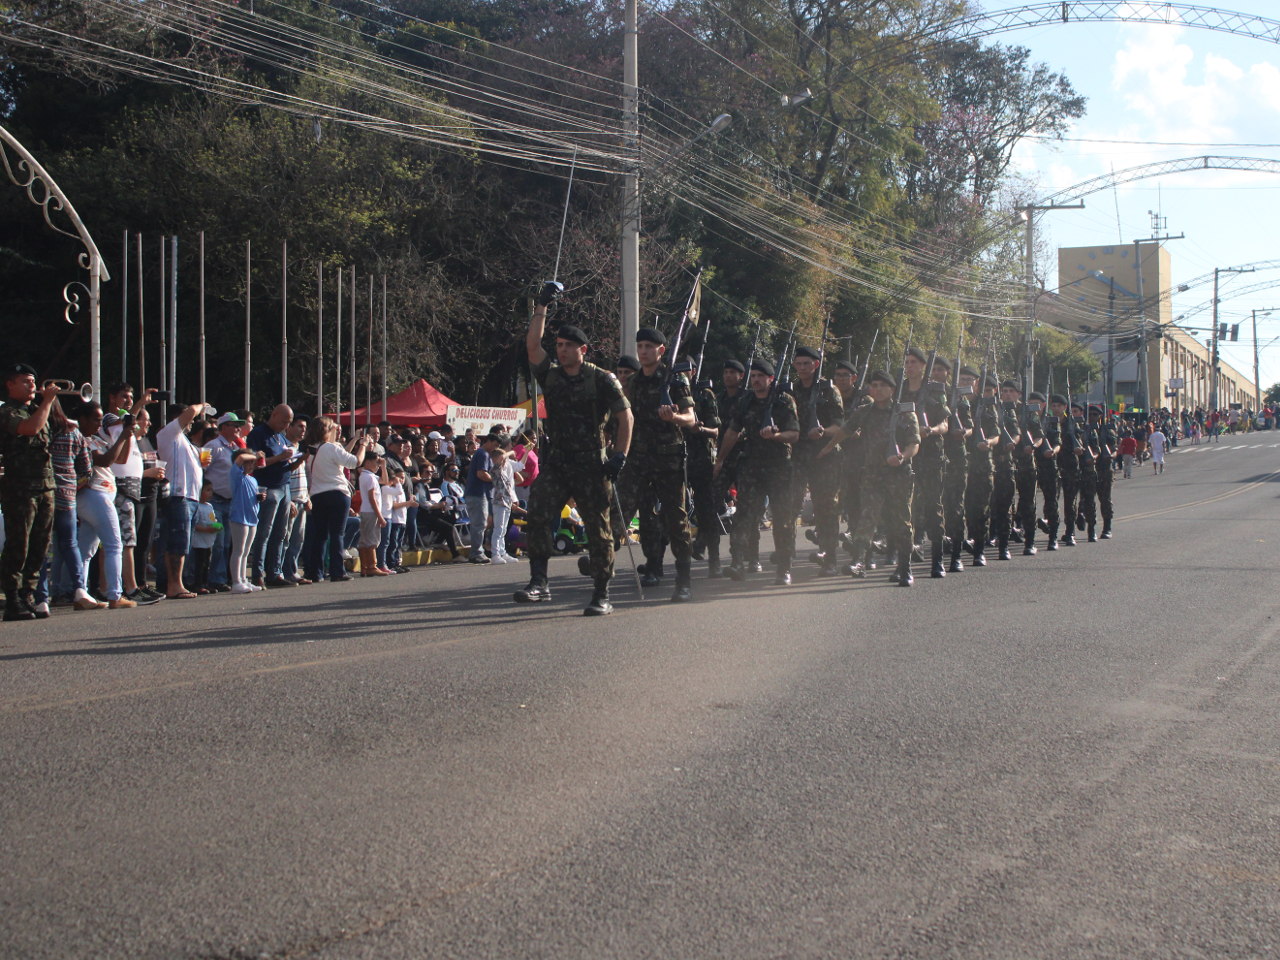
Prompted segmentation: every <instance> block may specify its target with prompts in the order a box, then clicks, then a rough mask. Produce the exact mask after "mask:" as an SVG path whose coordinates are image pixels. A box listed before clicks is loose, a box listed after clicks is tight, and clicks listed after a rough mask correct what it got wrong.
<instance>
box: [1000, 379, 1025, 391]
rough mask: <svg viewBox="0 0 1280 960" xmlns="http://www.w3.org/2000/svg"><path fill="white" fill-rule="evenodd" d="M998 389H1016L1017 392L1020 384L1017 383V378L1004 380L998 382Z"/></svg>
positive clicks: (1020, 389) (1019, 389) (1020, 388)
mask: <svg viewBox="0 0 1280 960" xmlns="http://www.w3.org/2000/svg"><path fill="white" fill-rule="evenodd" d="M1000 389H1001V390H1017V391H1018V392H1019V393H1021V392H1022V384H1020V383H1018V381H1017V380H1006V381H1005V382H1004V383H1002V384H1000Z"/></svg>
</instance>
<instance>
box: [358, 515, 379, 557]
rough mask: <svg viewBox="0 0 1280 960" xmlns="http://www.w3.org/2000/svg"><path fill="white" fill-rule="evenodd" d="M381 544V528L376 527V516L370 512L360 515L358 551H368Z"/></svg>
mask: <svg viewBox="0 0 1280 960" xmlns="http://www.w3.org/2000/svg"><path fill="white" fill-rule="evenodd" d="M381 542H382V528H381V527H380V526H378V515H377V514H376V513H374V512H373V511H372V510H371V511H369V512H368V513H362V514H360V541H359V547H360V549H361V550H368V549H370V548H371V547H376V546H377V545H378V544H379V543H381Z"/></svg>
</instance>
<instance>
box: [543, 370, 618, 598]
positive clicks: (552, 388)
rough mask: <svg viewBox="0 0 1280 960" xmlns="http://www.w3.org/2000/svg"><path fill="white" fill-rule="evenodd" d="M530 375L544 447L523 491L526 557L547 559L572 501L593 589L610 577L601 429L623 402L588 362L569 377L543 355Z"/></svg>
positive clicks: (612, 383)
mask: <svg viewBox="0 0 1280 960" xmlns="http://www.w3.org/2000/svg"><path fill="white" fill-rule="evenodd" d="M533 375H534V377H536V378H537V381H538V384H539V386H540V387H541V388H542V392H543V395H544V396H545V397H546V405H547V417H546V420H545V421H543V425H544V430H545V431H546V434H547V442H546V444H545V446H543V447H542V448H541V450H540V451H539V455H540V466H541V469H540V470H539V472H538V477H537V479H536V480H534V481H533V486H532V487H531V488H530V490H529V506H528V518H527V522H526V524H525V535H526V538H527V540H528V551H529V558H530V560H542V561H544V562H545V560H546V559H547V558H549V557H550V556H551V550H552V547H551V542H552V533H553V531H554V530H555V529H556V528H557V527H558V526H559V524H560V511H561V510H562V509H564V505H565V502H566V501H567V500H568V499H569V498H570V497H572V498H573V500H574V501H575V503H576V504H577V507H578V513H579V514H580V515H581V517H582V522H583V525H584V526H585V527H586V529H587V549H588V550H589V551H590V558H591V575H592V577H593V578H594V579H595V581H596V583H597V584H600V583H602V582H603V583H608V581H609V580H610V578H612V576H613V539H612V537H611V536H610V529H609V501H610V500H611V499H612V486H611V484H610V483H609V481H608V480H607V479H606V478H605V476H604V473H603V471H602V470H601V465H602V463H603V462H604V448H605V436H604V426H605V423H606V422H607V421H608V420H609V418H610V417H611V416H612V415H613V414H615V413H618V412H620V411H622V410H626V409H627V407H628V403H627V398H626V397H624V396H623V395H622V385H621V384H619V383H618V380H617V378H616V377H614V375H613V374H612V373H610V372H608V371H607V370H603V369H601V368H600V367H597V366H595V365H594V364H591V363H584V364H583V365H582V369H581V370H579V371H578V373H577V375H576V376H572V377H570V376H568V375H567V374H566V373H565V372H564V371H563V369H562V368H561V367H560V365H559V364H558V363H556V362H554V360H553V359H552V357H551V355H550V354H548V355H547V356H546V357H545V358H544V359H543V361H542V363H540V364H538V365H537V366H536V367H534V368H533Z"/></svg>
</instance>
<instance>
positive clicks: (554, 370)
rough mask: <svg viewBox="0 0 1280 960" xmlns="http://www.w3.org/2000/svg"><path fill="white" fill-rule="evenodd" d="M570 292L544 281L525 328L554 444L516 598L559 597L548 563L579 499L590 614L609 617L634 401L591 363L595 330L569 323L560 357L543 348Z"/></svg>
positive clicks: (562, 331)
mask: <svg viewBox="0 0 1280 960" xmlns="http://www.w3.org/2000/svg"><path fill="white" fill-rule="evenodd" d="M563 290H564V288H563V287H562V286H561V285H560V284H559V283H556V282H555V281H548V282H547V283H545V284H543V286H542V289H541V291H540V292H539V294H538V297H537V301H536V304H535V306H534V308H533V315H532V317H531V318H530V320H529V329H528V331H527V332H526V334H525V349H526V350H527V351H528V355H529V365H530V367H531V368H532V372H533V376H534V378H535V379H536V380H537V381H538V385H539V386H540V387H541V388H542V393H543V396H544V397H545V398H546V405H547V419H546V428H545V429H546V435H547V446H546V447H545V448H544V450H543V457H542V464H541V467H542V470H541V473H539V475H538V479H537V480H535V481H534V483H533V487H532V488H531V489H530V491H529V509H528V514H527V523H526V526H525V531H526V537H527V539H528V545H527V546H528V551H529V573H530V576H529V583H528V585H527V586H525V587H523V588H522V589H520V590H517V591H516V592H515V596H514V599H515V601H516V602H517V603H539V602H542V601H546V600H550V599H551V588H550V585H549V582H548V575H547V568H548V566H549V564H550V559H551V550H552V535H553V533H554V531H555V529H556V527H557V526H558V525H559V523H560V511H561V509H562V508H563V507H564V505H565V503H566V502H567V501H568V500H569V499H570V498H572V499H573V500H575V501H576V502H577V504H578V510H579V511H580V512H581V514H582V519H583V521H584V523H585V525H586V528H587V544H588V546H587V549H588V551H589V554H590V569H591V576H592V579H593V581H594V584H595V590H594V592H593V593H592V595H591V602H590V603H588V604H587V607H586V609H585V610H583V611H582V612H583V613H584V614H585V615H587V616H603V615H605V614H609V613H612V612H613V604H612V603H611V602H610V601H609V581H610V580H611V579H612V578H613V537H612V535H611V532H610V525H609V503H610V500H611V499H612V497H613V482H614V481H615V480H616V479H617V478H618V474H619V473H621V472H622V468H623V466H624V465H625V464H626V462H627V451H628V450H629V449H630V448H631V426H632V417H631V405H630V404H629V403H628V402H627V398H626V397H625V396H624V395H623V393H622V387H621V385H620V384H619V383H618V380H617V378H616V377H614V376H613V375H612V374H611V373H609V372H608V371H607V370H603V369H601V368H600V367H597V366H596V365H595V364H592V363H587V362H586V355H587V343H588V340H587V335H586V334H585V333H583V332H582V331H581V330H579V329H578V328H577V327H574V326H570V325H568V324H563V325H561V326H560V327H559V329H557V330H556V331H555V348H554V349H555V358H554V360H553V359H552V357H551V356H550V355H549V354H548V353H547V351H546V350H545V349H543V346H542V337H543V333H544V331H545V328H546V323H547V308H548V307H549V306H551V304H553V303H554V302H555V301H556V300H558V299H559V298H560V296H561V294H562V293H563ZM610 419H612V420H613V423H614V437H613V450H614V452H613V454H612V455H611V456H610V457H609V458H608V459H607V460H606V459H605V424H606V423H608V422H609V420H610ZM473 522H474V520H473ZM473 536H474V534H473Z"/></svg>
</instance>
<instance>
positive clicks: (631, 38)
mask: <svg viewBox="0 0 1280 960" xmlns="http://www.w3.org/2000/svg"><path fill="white" fill-rule="evenodd" d="M638 6H639V2H638V0H626V5H625V10H624V21H625V23H624V27H623V40H622V139H623V149H624V150H625V151H626V152H627V153H628V155H629V159H630V164H629V165H628V167H627V171H626V173H624V174H623V177H622V326H621V334H620V339H619V341H618V349H619V350H625V349H626V347H627V344H629V343H632V342H633V341H634V340H635V337H636V331H638V330H639V329H640V77H639V66H638V60H639V54H638V50H637V35H638V32H639V31H638V21H639V17H638ZM673 359H674V358H673Z"/></svg>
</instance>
